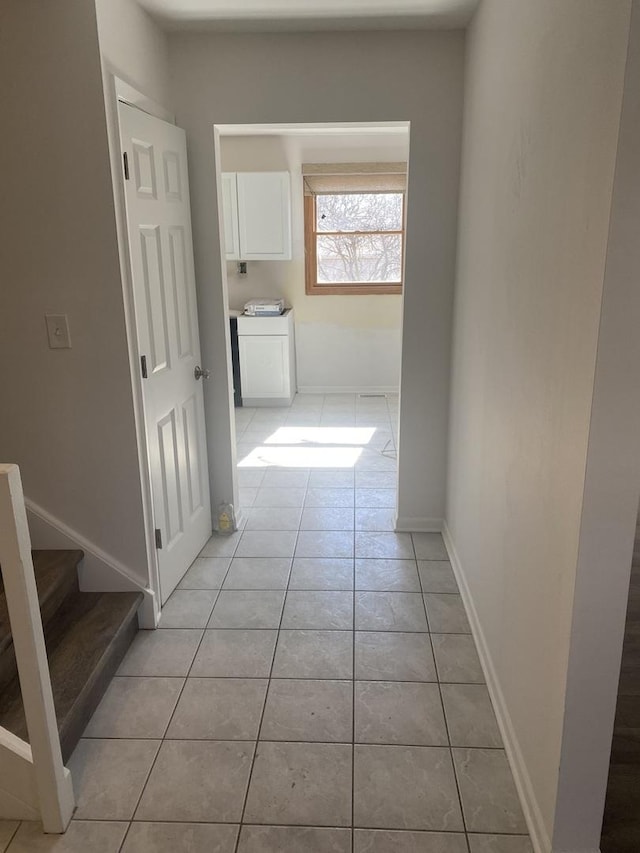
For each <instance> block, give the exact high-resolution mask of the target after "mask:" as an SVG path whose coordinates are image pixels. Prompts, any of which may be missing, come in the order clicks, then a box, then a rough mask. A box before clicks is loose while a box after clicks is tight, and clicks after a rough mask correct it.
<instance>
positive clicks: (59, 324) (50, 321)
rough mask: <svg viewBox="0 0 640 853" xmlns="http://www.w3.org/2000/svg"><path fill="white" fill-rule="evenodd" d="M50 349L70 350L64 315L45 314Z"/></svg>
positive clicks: (67, 328)
mask: <svg viewBox="0 0 640 853" xmlns="http://www.w3.org/2000/svg"><path fill="white" fill-rule="evenodd" d="M44 319H45V320H46V323H47V336H48V338H49V348H50V349H71V337H70V335H69V321H68V319H67V315H66V314H45V315H44Z"/></svg>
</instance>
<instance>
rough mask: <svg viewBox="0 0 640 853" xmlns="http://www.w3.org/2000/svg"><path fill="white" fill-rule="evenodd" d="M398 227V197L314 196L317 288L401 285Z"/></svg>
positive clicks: (400, 208) (400, 204) (400, 216)
mask: <svg viewBox="0 0 640 853" xmlns="http://www.w3.org/2000/svg"><path fill="white" fill-rule="evenodd" d="M402 224H403V195H402V193H393V192H385V193H373V192H372V193H340V194H337V193H336V194H332V195H317V196H316V231H317V237H316V255H317V267H318V269H317V281H318V283H319V284H322V283H326V284H330V283H349V282H380V283H400V282H401V280H402ZM385 232H387V233H385Z"/></svg>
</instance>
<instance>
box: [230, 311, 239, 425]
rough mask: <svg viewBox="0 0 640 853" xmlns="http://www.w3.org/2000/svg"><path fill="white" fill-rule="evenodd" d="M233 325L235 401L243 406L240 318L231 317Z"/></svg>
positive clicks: (232, 364) (232, 348) (232, 351)
mask: <svg viewBox="0 0 640 853" xmlns="http://www.w3.org/2000/svg"><path fill="white" fill-rule="evenodd" d="M229 325H230V326H231V366H232V368H233V403H234V405H235V407H236V409H237V408H240V407H241V406H242V386H241V384H240V349H239V347H238V318H237V317H229Z"/></svg>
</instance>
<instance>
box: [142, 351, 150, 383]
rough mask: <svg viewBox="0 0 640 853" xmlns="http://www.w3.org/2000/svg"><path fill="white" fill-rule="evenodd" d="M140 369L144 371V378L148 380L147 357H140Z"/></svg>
mask: <svg viewBox="0 0 640 853" xmlns="http://www.w3.org/2000/svg"><path fill="white" fill-rule="evenodd" d="M140 369H141V370H142V378H143V379H148V378H149V375H148V373H147V357H146V355H141V356H140Z"/></svg>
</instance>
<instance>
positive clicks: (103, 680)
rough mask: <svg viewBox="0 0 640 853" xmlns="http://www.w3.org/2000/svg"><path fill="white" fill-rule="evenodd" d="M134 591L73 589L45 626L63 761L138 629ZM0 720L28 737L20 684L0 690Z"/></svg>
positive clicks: (137, 602) (138, 599) (139, 597)
mask: <svg viewBox="0 0 640 853" xmlns="http://www.w3.org/2000/svg"><path fill="white" fill-rule="evenodd" d="M141 601H142V593H139V592H76V593H74V594H72V595H71V596H70V597H68V598H67V599H66V600H65V601H64V602H63V603H62V605H61V606H60V607H59V608H58V610H57V612H56V614H55V616H54V618H53V619H51V620H50V622H49V625H48V628H47V630H46V632H45V640H46V645H47V654H48V657H49V669H50V672H51V685H52V688H53V698H54V703H55V708H56V715H57V718H58V730H59V732H60V744H61V747H62V757H63V760H64V761H65V762H66V761H67V759H68V758H69V756H70V755H71V753H72V752H73V749H74V747H75V745H76V744H77V742H78V740H79V739H80V737H81V736H82V732H83V731H84V729H85V727H86V725H87V723H88V722H89V719H90V718H91V715H92V714H93V712H94V711H95V709H96V707H97V706H98V703H99V702H100V699H101V698H102V696H103V695H104V692H105V690H106V689H107V686H108V685H109V682H110V680H111V678H112V677H113V675H114V674H115V672H116V670H117V668H118V666H119V665H120V662H121V661H122V658H123V657H124V655H125V653H126V651H127V649H128V648H129V645H130V644H131V641H132V640H133V638H134V636H135V634H136V632H137V630H138V617H137V610H138V607H139V605H140V603H141ZM0 725H1V726H4V727H5V728H7V729H9V731H11V732H13V733H14V734H16V735H18V737H21V738H23V739H25V740H28V737H27V731H26V724H25V719H24V712H23V708H22V695H21V693H20V684H19V681H18V679H17V678H15V679H14V680H13V681H12V682H11V684H10V685H9V686H8V687H7V688H6V690H4V691H3V693H2V695H1V696H0Z"/></svg>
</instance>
